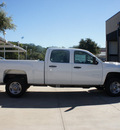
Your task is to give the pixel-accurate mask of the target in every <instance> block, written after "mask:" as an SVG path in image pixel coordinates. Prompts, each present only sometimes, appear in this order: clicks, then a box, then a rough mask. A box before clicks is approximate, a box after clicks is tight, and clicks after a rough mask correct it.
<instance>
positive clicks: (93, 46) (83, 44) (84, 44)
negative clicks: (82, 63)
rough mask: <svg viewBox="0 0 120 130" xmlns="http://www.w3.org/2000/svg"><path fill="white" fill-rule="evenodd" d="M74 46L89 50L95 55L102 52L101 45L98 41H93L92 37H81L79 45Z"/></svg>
mask: <svg viewBox="0 0 120 130" xmlns="http://www.w3.org/2000/svg"><path fill="white" fill-rule="evenodd" d="M74 47H75V48H79V49H85V50H88V51H90V52H91V53H93V54H95V55H96V54H99V53H100V47H99V46H98V45H97V43H95V42H94V41H92V40H91V39H90V38H87V39H86V40H84V39H81V41H80V42H79V45H78V46H74Z"/></svg>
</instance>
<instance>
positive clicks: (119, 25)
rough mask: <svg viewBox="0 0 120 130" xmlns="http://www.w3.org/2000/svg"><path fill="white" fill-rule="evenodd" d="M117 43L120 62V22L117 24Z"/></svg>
mask: <svg viewBox="0 0 120 130" xmlns="http://www.w3.org/2000/svg"><path fill="white" fill-rule="evenodd" d="M117 26H118V28H117V42H118V61H120V41H119V30H120V22H119V23H118V24H117Z"/></svg>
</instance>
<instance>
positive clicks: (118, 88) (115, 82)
mask: <svg viewBox="0 0 120 130" xmlns="http://www.w3.org/2000/svg"><path fill="white" fill-rule="evenodd" d="M105 90H106V93H107V94H108V95H110V96H120V80H119V79H118V78H110V79H109V80H108V81H107V83H106V86H105Z"/></svg>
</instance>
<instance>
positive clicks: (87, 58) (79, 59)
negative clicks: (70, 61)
mask: <svg viewBox="0 0 120 130" xmlns="http://www.w3.org/2000/svg"><path fill="white" fill-rule="evenodd" d="M74 63H80V64H94V61H93V56H91V55H89V54H88V53H86V52H82V51H75V52H74Z"/></svg>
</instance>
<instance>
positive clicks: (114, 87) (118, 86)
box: [110, 81, 120, 94]
mask: <svg viewBox="0 0 120 130" xmlns="http://www.w3.org/2000/svg"><path fill="white" fill-rule="evenodd" d="M110 91H111V92H112V93H113V94H118V93H120V83H119V82H117V81H115V82H113V83H112V84H111V85H110Z"/></svg>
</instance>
